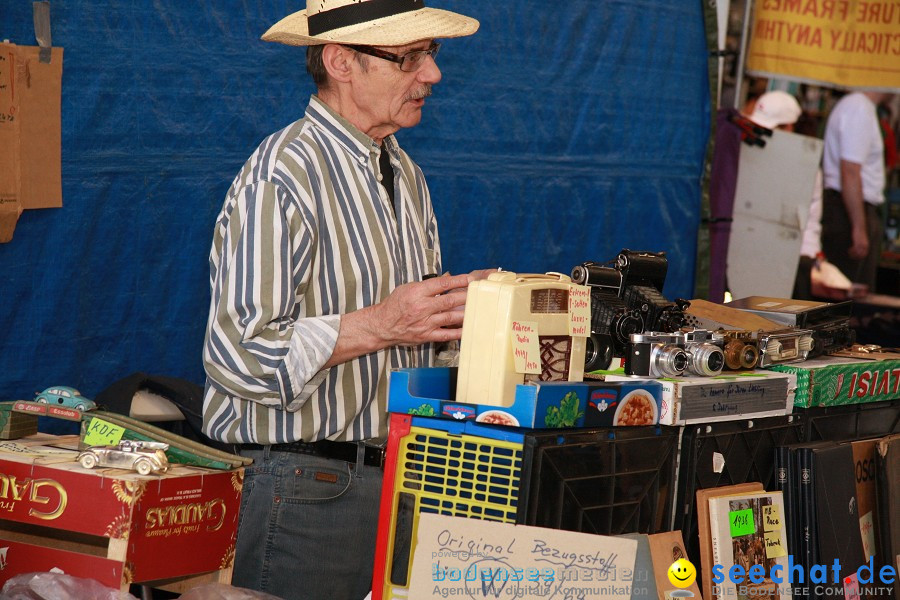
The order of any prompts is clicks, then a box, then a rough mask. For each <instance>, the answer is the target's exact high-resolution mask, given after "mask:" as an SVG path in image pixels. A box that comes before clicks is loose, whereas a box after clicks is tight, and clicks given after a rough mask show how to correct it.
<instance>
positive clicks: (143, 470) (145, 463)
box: [134, 458, 153, 475]
mask: <svg viewBox="0 0 900 600" xmlns="http://www.w3.org/2000/svg"><path fill="white" fill-rule="evenodd" d="M134 470H135V471H137V472H138V473H140V474H141V475H149V474H150V473H151V472H152V471H153V465H152V464H151V463H150V461H149V460H147V459H146V458H142V459H140V460H138V461H137V462H136V463H134Z"/></svg>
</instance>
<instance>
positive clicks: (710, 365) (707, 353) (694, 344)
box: [681, 329, 725, 377]
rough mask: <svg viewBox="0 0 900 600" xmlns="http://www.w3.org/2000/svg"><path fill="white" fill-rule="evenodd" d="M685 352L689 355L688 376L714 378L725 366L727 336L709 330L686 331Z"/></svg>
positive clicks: (684, 333)
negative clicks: (724, 349)
mask: <svg viewBox="0 0 900 600" xmlns="http://www.w3.org/2000/svg"><path fill="white" fill-rule="evenodd" d="M681 335H682V336H683V337H684V342H683V343H684V350H685V352H687V355H688V364H687V367H686V368H685V374H687V375H699V376H701V377H713V376H715V375H718V374H719V373H721V372H722V367H724V366H725V353H724V352H723V348H724V346H725V336H724V335H722V334H721V333H713V332H711V331H709V330H707V329H694V330H692V331H684V332H682V334H681Z"/></svg>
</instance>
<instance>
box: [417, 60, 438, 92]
mask: <svg viewBox="0 0 900 600" xmlns="http://www.w3.org/2000/svg"><path fill="white" fill-rule="evenodd" d="M418 75H419V77H418V79H419V81H421V82H422V83H430V84H432V85H434V84H435V83H437V82H439V81H440V80H441V69H440V68H439V67H438V66H437V62H435V60H434V57H433V56H426V57H425V64H424V65H422V67H421V68H420V69H419V73H418Z"/></svg>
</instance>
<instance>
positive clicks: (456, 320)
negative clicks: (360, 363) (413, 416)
mask: <svg viewBox="0 0 900 600" xmlns="http://www.w3.org/2000/svg"><path fill="white" fill-rule="evenodd" d="M495 271H496V269H482V270H479V271H472V272H471V273H468V274H466V275H450V274H446V273H445V274H444V275H441V276H440V277H432V278H431V279H426V280H425V281H417V282H414V283H407V284H405V285H401V286H399V287H397V288H396V289H394V291H393V292H391V294H390V295H389V296H388V297H387V298H385V299H384V300H383V301H382V302H379V303H378V304H375V305H373V306H368V307H366V308H363V309H361V310H357V311H354V312H350V313H347V314H345V315H343V316H342V317H341V329H340V332H339V333H338V340H337V344H336V345H335V347H334V352H332V354H331V358H329V359H328V362H327V363H326V364H325V366H326V367H333V366H335V365H339V364H341V363H344V362H347V361H348V360H353V359H354V358H357V357H359V356H363V355H365V354H369V353H371V352H376V351H378V350H383V349H384V348H389V347H391V346H417V345H419V344H424V343H427V342H449V341H453V340H458V339H460V337H461V336H462V322H463V314H464V312H465V306H466V289H467V288H468V287H469V283H471V282H473V281H477V280H479V279H484V278H486V277H487V276H488V275H490V274H491V273H493V272H495Z"/></svg>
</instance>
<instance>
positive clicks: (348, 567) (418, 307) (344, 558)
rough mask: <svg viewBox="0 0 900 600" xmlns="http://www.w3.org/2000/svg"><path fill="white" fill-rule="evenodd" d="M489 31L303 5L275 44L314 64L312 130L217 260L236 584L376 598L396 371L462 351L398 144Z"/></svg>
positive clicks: (268, 171) (420, 201) (425, 209)
mask: <svg viewBox="0 0 900 600" xmlns="http://www.w3.org/2000/svg"><path fill="white" fill-rule="evenodd" d="M477 28H478V22H477V21H475V20H474V19H471V18H469V17H465V16H463V15H458V14H455V13H451V12H447V11H441V10H436V9H428V8H425V7H424V5H423V3H422V0H366V1H363V2H359V1H352V0H308V2H307V10H305V11H300V12H298V13H295V14H293V15H290V16H288V17H286V18H285V19H282V20H281V21H280V22H279V23H277V24H276V25H274V26H273V27H272V28H271V29H270V30H269V31H268V32H267V33H266V34H265V35H264V36H263V39H264V40H267V41H276V42H281V43H286V44H291V45H298V46H308V49H307V69H308V70H309V72H310V74H311V75H312V77H313V80H314V82H315V84H316V86H317V90H318V91H317V94H316V95H314V96H313V97H312V98H311V100H310V102H309V105H308V107H307V109H306V114H305V116H304V117H303V118H302V119H300V120H299V121H297V122H295V123H293V124H291V125H289V126H288V127H286V128H285V129H283V130H281V131H279V132H277V133H275V134H273V135H271V136H269V137H268V138H266V139H265V140H264V141H263V142H262V143H261V144H260V146H259V147H258V148H257V150H256V151H255V152H254V153H253V155H252V156H251V157H250V159H249V160H248V161H247V162H246V164H245V165H244V167H243V169H242V170H241V172H240V173H238V175H237V177H236V178H235V180H234V182H233V184H232V186H231V189H230V190H229V192H228V195H227V197H226V200H225V205H224V207H223V209H222V212H221V213H220V214H219V217H218V220H217V222H216V228H215V234H214V239H213V247H212V250H211V253H210V285H211V288H212V300H211V305H210V314H209V321H208V324H207V332H206V343H205V347H204V354H203V358H204V365H205V368H206V372H207V385H206V393H205V397H204V431H205V433H206V434H207V435H209V436H210V437H211V438H213V439H217V440H221V441H223V442H227V443H234V444H236V445H237V446H236V447H237V451H239V452H240V453H241V454H243V455H245V456H250V457H252V458H253V459H254V463H253V465H251V466H250V467H249V468H248V469H247V471H246V473H245V478H244V492H243V501H242V506H241V517H240V527H239V532H238V541H237V548H236V554H235V563H234V576H233V583H234V585H236V586H240V587H247V588H252V589H257V590H261V591H265V592H268V593H270V594H275V595H277V596H280V597H283V598H316V599H320V598H329V599H340V598H349V599H353V600H361V599H362V598H363V597H364V596H365V594H366V593H367V592H368V590H369V589H370V588H371V579H372V563H373V560H374V546H375V533H376V529H377V517H378V514H377V513H378V504H379V498H380V490H381V477H382V471H381V468H380V467H381V460H382V452H381V448H380V447H379V444H383V441H384V439H385V437H386V434H387V420H386V419H387V410H386V406H387V381H388V373H389V371H390V369H392V368H398V367H421V366H431V365H432V364H433V361H434V356H435V345H436V344H440V343H443V342H448V341H452V340H456V339H458V338H459V336H460V331H461V329H460V328H459V326H460V324H461V323H462V315H463V312H462V308H463V306H464V304H465V289H466V287H467V285H468V284H469V282H470V281H472V280H473V279H475V278H477V277H480V276H482V275H483V273H472V274H469V275H458V276H450V275H442V276H434V275H435V274H437V273H441V257H440V248H439V243H438V231H437V222H436V220H435V215H434V211H433V209H432V205H431V199H430V197H429V194H428V188H427V186H426V183H425V179H424V176H423V174H422V171H421V170H420V169H419V167H418V166H417V165H416V164H415V163H414V162H413V161H412V160H411V159H410V158H409V156H408V155H407V154H406V153H405V152H404V151H403V150H402V149H401V148H400V146H399V145H398V143H397V140H396V139H395V138H394V136H393V134H394V132H396V131H397V130H399V129H400V128H403V127H412V126H414V125H416V124H418V122H419V120H420V119H421V114H422V113H421V111H422V107H423V105H424V103H425V98H426V97H427V96H429V95H430V94H431V89H432V86H433V85H434V84H436V83H438V82H439V81H440V78H441V72H440V70H439V69H438V66H437V64H436V63H435V60H434V58H435V55H436V54H437V51H438V48H439V46H440V45H439V44H437V43H435V42H434V39H435V38H447V37H460V36H465V35H470V34H472V33H474V32H475V31H476V30H477Z"/></svg>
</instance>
